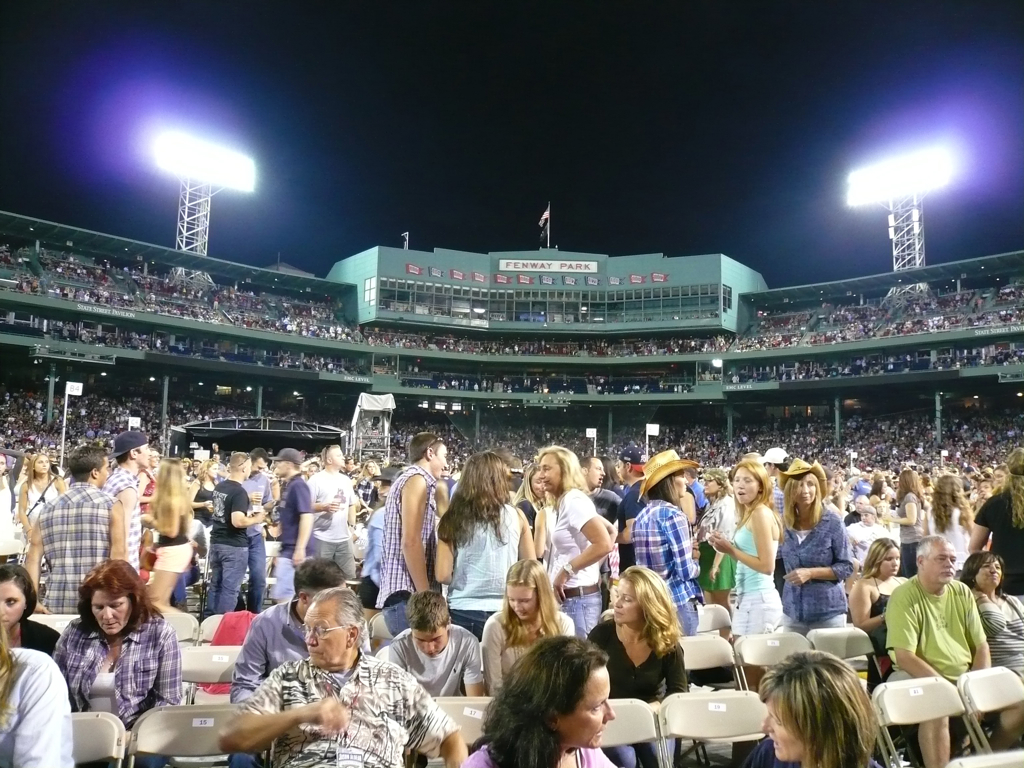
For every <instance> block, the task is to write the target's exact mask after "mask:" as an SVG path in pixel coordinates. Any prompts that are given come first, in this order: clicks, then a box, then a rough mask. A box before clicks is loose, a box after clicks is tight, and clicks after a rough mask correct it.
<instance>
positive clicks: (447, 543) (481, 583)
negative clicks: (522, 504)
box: [434, 451, 536, 640]
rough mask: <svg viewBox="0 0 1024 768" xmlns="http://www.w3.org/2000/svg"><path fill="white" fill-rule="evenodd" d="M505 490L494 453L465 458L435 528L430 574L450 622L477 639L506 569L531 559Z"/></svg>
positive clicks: (523, 524) (496, 604)
mask: <svg viewBox="0 0 1024 768" xmlns="http://www.w3.org/2000/svg"><path fill="white" fill-rule="evenodd" d="M508 486H509V471H508V468H507V467H506V466H505V462H503V461H502V460H501V457H499V456H498V455H497V454H496V453H493V452H491V451H486V452H484V453H477V454H474V455H473V456H470V457H469V460H468V461H466V466H465V467H464V468H463V470H462V477H461V478H460V479H459V487H458V490H457V491H456V493H455V495H454V496H453V497H452V500H451V504H450V505H449V507H448V511H447V512H446V513H445V514H444V516H443V517H442V518H441V520H440V522H439V523H438V524H437V560H436V562H435V566H434V572H435V575H436V577H437V580H438V581H439V582H440V583H442V584H448V585H449V587H448V605H449V608H450V611H451V617H452V623H453V624H456V625H458V626H460V627H463V628H465V629H468V630H469V631H470V632H472V633H473V634H474V635H476V638H477V640H480V639H482V638H483V631H484V624H486V623H487V619H488V618H490V616H491V615H492V614H494V613H495V612H497V611H499V610H500V609H501V604H502V600H503V599H504V596H505V575H506V574H507V573H508V569H509V568H511V567H512V566H513V565H514V564H515V563H516V562H517V561H519V560H533V559H534V558H535V557H536V553H535V551H534V546H533V535H532V533H531V532H530V525H529V523H528V522H527V521H526V515H524V514H523V513H522V511H520V510H518V509H516V508H515V507H513V506H512V505H511V504H509V503H508V498H509V491H508Z"/></svg>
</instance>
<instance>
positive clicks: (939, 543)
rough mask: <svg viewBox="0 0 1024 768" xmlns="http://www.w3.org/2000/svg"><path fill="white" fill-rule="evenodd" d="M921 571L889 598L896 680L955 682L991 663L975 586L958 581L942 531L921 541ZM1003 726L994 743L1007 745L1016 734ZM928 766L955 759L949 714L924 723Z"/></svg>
mask: <svg viewBox="0 0 1024 768" xmlns="http://www.w3.org/2000/svg"><path fill="white" fill-rule="evenodd" d="M916 570H917V575H916V576H914V577H913V578H911V579H910V580H909V581H908V582H907V583H906V584H903V585H902V586H900V587H897V588H896V590H895V591H894V592H893V593H892V597H891V598H889V605H888V607H887V608H886V611H885V623H886V626H887V627H888V630H889V636H888V641H887V642H888V645H889V648H890V650H891V655H892V658H893V662H894V663H895V665H896V671H895V672H894V673H893V677H892V678H891V679H893V680H900V679H904V680H905V679H909V678H914V677H933V676H939V677H945V678H946V679H947V680H950V681H951V682H955V681H956V679H957V678H958V677H960V675H962V674H963V673H964V672H966V671H967V670H969V669H987V668H988V667H989V665H990V658H989V648H988V640H987V639H986V638H985V630H984V629H983V628H982V625H981V617H980V616H979V614H978V607H977V605H976V604H975V601H974V595H973V594H971V590H970V588H969V587H968V586H967V585H966V584H963V583H961V582H959V581H956V551H955V550H954V549H953V546H952V545H951V544H950V543H949V542H948V541H946V540H945V539H943V538H941V537H939V536H926V537H925V538H923V539H922V540H921V543H920V545H919V546H918V554H917V566H916ZM1009 736H1010V734H1008V733H1006V732H1004V731H999V732H997V733H996V734H994V735H993V739H992V743H993V746H994V747H995V746H998V747H999V748H1001V749H1005V748H1006V747H1007V746H1008V745H1009V744H1011V743H1012V740H1010V739H1009ZM918 741H919V743H920V745H921V755H922V757H923V758H924V764H925V768H942V767H943V766H945V765H946V763H948V762H949V756H950V736H949V720H948V718H944V717H943V718H939V719H938V720H929V721H928V722H926V723H922V724H921V727H920V729H919V733H918Z"/></svg>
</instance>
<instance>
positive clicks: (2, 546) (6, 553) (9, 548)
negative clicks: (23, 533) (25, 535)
mask: <svg viewBox="0 0 1024 768" xmlns="http://www.w3.org/2000/svg"><path fill="white" fill-rule="evenodd" d="M24 552H25V542H23V541H18V540H17V539H7V540H5V541H0V557H13V556H15V555H21V554H23V553H24Z"/></svg>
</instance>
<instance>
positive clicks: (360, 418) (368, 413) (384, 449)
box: [351, 392, 395, 463]
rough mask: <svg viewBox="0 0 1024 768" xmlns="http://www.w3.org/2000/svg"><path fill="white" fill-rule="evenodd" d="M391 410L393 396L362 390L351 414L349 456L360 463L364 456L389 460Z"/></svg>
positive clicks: (393, 404) (393, 402)
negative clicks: (353, 412) (350, 452)
mask: <svg viewBox="0 0 1024 768" xmlns="http://www.w3.org/2000/svg"><path fill="white" fill-rule="evenodd" d="M394 410H395V397H394V395H371V394H369V393H367V392H364V393H363V394H361V395H360V396H359V402H358V403H356V412H355V414H353V416H352V449H351V450H352V455H353V456H354V457H355V460H356V461H357V462H359V463H362V461H363V460H364V458H363V457H364V456H365V457H366V458H367V459H371V458H372V459H377V460H380V459H383V460H385V461H390V460H391V414H392V413H393V412H394Z"/></svg>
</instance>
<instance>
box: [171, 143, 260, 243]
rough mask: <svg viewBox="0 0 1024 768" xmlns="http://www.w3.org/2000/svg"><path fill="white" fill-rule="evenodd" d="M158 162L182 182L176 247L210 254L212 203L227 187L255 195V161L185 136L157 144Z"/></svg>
mask: <svg viewBox="0 0 1024 768" xmlns="http://www.w3.org/2000/svg"><path fill="white" fill-rule="evenodd" d="M155 150H156V162H157V165H158V166H159V167H160V168H162V169H163V170H165V171H168V172H170V173H173V174H175V175H176V176H177V177H178V178H179V179H180V180H181V196H180V202H179V205H178V230H177V236H176V237H175V241H174V247H175V248H177V249H178V250H179V251H188V252H190V253H197V254H199V255H201V256H205V255H206V250H207V245H208V243H209V240H210V200H211V198H212V197H213V196H214V195H215V194H217V192H219V191H221V190H222V189H225V188H230V189H237V190H241V191H243V192H252V191H253V189H254V188H255V186H256V167H255V164H254V163H253V161H252V159H251V158H248V157H246V156H245V155H241V154H239V153H237V152H233V151H231V150H228V149H223V148H222V147H217V146H214V145H212V144H208V143H206V142H204V141H201V140H199V139H196V138H193V137H191V136H186V135H185V134H181V133H165V134H163V135H161V136H160V137H159V138H158V139H157V141H156V146H155Z"/></svg>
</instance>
